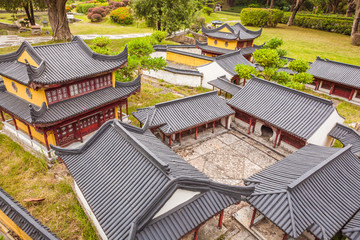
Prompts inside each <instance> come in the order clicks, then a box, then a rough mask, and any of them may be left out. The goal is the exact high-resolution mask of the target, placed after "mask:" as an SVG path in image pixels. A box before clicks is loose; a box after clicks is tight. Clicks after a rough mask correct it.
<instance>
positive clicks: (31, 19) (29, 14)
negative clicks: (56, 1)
mask: <svg viewBox="0 0 360 240" xmlns="http://www.w3.org/2000/svg"><path fill="white" fill-rule="evenodd" d="M23 7H24V10H25V13H26V16H27V18H28V19H29V22H30V24H31V25H32V26H34V25H35V17H34V10H33V2H32V1H29V2H26V3H24V6H23ZM29 8H30V9H29Z"/></svg>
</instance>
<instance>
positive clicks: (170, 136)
mask: <svg viewBox="0 0 360 240" xmlns="http://www.w3.org/2000/svg"><path fill="white" fill-rule="evenodd" d="M169 146H170V147H171V134H170V136H169Z"/></svg>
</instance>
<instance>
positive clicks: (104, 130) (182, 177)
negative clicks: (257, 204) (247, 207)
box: [52, 120, 253, 240]
mask: <svg viewBox="0 0 360 240" xmlns="http://www.w3.org/2000/svg"><path fill="white" fill-rule="evenodd" d="M146 126H147V124H146V125H145V127H144V128H142V129H140V128H137V127H134V126H131V125H128V124H125V123H122V122H119V121H116V120H112V121H108V122H107V123H105V124H104V125H103V126H102V127H101V128H100V129H99V130H98V131H97V132H96V134H95V135H94V136H92V137H91V139H90V140H89V141H88V142H86V143H85V145H83V146H82V147H81V148H79V149H62V148H58V147H53V146H52V147H53V149H55V151H56V154H57V155H58V156H60V158H61V159H62V160H63V161H64V162H65V164H66V166H67V168H68V169H69V171H70V173H71V175H72V176H73V178H74V180H75V182H76V183H77V184H78V186H79V188H80V190H81V191H82V193H83V195H84V197H85V199H86V201H87V202H88V204H89V205H90V207H91V209H92V212H93V213H94V215H95V217H96V219H97V220H98V222H99V223H100V226H101V227H102V229H103V231H104V232H105V234H106V235H107V237H108V238H109V239H149V240H150V239H151V240H153V239H159V240H161V239H164V240H172V239H179V238H180V237H181V236H183V235H185V234H186V233H187V232H189V231H191V230H192V229H194V228H195V227H196V226H198V224H199V223H202V222H204V221H206V220H207V219H208V218H210V217H211V216H213V215H215V214H217V213H218V212H219V211H220V210H222V209H224V208H226V207H227V206H229V205H231V204H234V203H236V202H238V201H240V200H242V199H244V197H245V196H249V195H250V194H251V193H252V192H253V187H252V188H245V187H235V186H228V185H223V184H218V183H214V182H212V181H211V180H209V179H208V178H207V177H206V176H205V175H204V174H203V173H201V172H199V171H198V170H197V169H195V168H194V167H192V166H191V165H190V164H188V163H187V162H186V161H184V160H183V159H182V158H180V157H179V156H178V155H177V154H175V153H174V152H173V151H172V150H171V149H170V148H168V147H167V146H166V145H164V144H163V143H162V142H161V141H160V140H158V139H157V138H156V137H155V136H154V135H153V134H152V133H151V132H150V131H149V130H147V129H146ZM177 189H185V190H190V191H200V192H201V194H200V195H197V196H195V197H194V198H192V199H191V200H189V201H187V202H186V203H184V204H182V205H181V206H180V207H178V208H175V209H172V210H170V211H168V212H166V213H164V214H163V215H161V216H159V217H156V218H154V219H153V217H154V216H155V214H156V213H157V212H158V211H159V209H160V208H161V207H162V206H163V205H164V204H165V203H166V201H167V200H168V199H169V198H170V197H171V195H172V194H173V192H174V191H175V190H177ZM154 234H155V235H156V236H159V237H154Z"/></svg>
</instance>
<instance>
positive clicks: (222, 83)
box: [208, 75, 241, 96]
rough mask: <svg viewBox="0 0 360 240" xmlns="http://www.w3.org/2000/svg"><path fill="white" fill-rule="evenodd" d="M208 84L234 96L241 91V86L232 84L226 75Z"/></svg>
mask: <svg viewBox="0 0 360 240" xmlns="http://www.w3.org/2000/svg"><path fill="white" fill-rule="evenodd" d="M208 84H210V85H211V86H214V87H216V88H218V89H220V90H222V91H224V92H227V93H230V94H231V95H233V96H234V95H235V94H236V93H237V92H238V91H239V90H240V89H241V87H240V86H239V85H236V84H234V83H232V82H230V80H229V79H227V78H226V76H225V75H224V76H221V77H218V78H217V79H215V80H212V81H209V82H208Z"/></svg>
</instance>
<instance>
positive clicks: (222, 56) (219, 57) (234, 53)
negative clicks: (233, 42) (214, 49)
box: [215, 49, 246, 61]
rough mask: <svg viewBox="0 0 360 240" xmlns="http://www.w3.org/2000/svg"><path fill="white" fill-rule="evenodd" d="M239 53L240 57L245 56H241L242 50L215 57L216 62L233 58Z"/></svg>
mask: <svg viewBox="0 0 360 240" xmlns="http://www.w3.org/2000/svg"><path fill="white" fill-rule="evenodd" d="M237 53H238V54H239V55H241V56H243V55H242V54H241V49H239V50H236V51H234V52H231V53H225V54H222V55H219V56H216V57H215V61H216V60H221V59H224V58H227V57H229V56H232V55H236V54H237ZM245 59H246V58H245Z"/></svg>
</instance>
